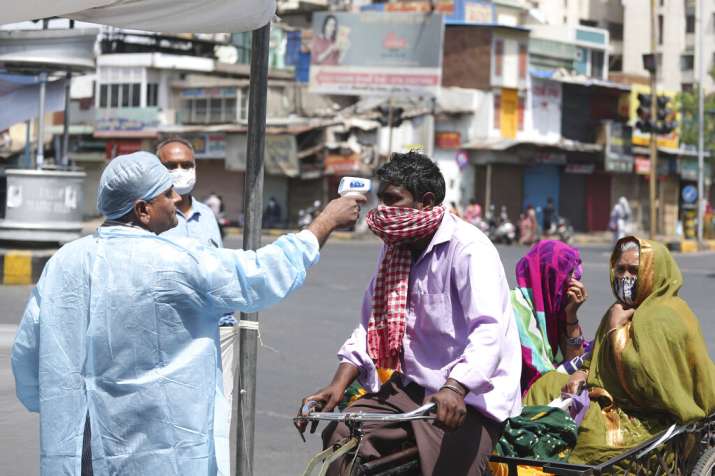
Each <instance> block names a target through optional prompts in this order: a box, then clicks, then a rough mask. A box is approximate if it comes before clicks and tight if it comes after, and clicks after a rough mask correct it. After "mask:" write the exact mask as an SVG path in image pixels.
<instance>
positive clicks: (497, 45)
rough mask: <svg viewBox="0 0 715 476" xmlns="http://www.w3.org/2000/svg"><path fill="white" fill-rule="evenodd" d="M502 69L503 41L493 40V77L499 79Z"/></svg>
mask: <svg viewBox="0 0 715 476" xmlns="http://www.w3.org/2000/svg"><path fill="white" fill-rule="evenodd" d="M503 67H504V40H494V76H495V77H497V78H501V76H502V70H503Z"/></svg>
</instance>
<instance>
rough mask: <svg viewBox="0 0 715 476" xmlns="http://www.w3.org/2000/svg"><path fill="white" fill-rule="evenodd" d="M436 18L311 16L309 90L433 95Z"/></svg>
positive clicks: (437, 75) (437, 76)
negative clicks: (311, 36)
mask: <svg viewBox="0 0 715 476" xmlns="http://www.w3.org/2000/svg"><path fill="white" fill-rule="evenodd" d="M443 38H444V22H443V20H442V16H441V15H439V14H422V13H383V12H363V13H331V12H321V13H316V14H314V15H313V44H312V48H311V68H310V89H311V91H313V92H316V93H320V94H349V95H359V94H378V95H379V94H426V95H431V94H434V93H435V92H436V90H437V88H438V87H439V85H440V83H441V78H442V41H443Z"/></svg>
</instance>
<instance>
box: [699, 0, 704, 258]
mask: <svg viewBox="0 0 715 476" xmlns="http://www.w3.org/2000/svg"><path fill="white" fill-rule="evenodd" d="M697 9H698V46H697V49H698V200H697V204H698V208H697V210H698V243H701V244H702V242H703V219H704V217H703V214H704V213H705V210H703V208H704V207H703V206H702V204H703V198H704V195H705V186H704V173H705V151H704V148H705V144H704V133H703V128H704V116H705V114H704V113H705V97H704V93H703V84H704V81H705V58H704V57H703V28H704V19H705V5H703V0H698V6H697Z"/></svg>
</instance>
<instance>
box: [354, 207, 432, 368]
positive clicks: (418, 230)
mask: <svg viewBox="0 0 715 476" xmlns="http://www.w3.org/2000/svg"><path fill="white" fill-rule="evenodd" d="M444 213H445V210H444V208H443V207H434V208H429V209H423V210H417V209H414V208H402V207H386V206H384V205H380V206H378V207H377V208H374V209H372V210H370V211H369V212H368V214H367V225H368V226H369V227H370V230H372V232H373V233H375V235H377V236H378V237H380V239H382V241H383V242H385V245H386V248H385V255H384V256H383V258H382V262H381V263H380V268H379V270H378V272H377V278H376V279H375V290H374V292H373V296H372V312H371V314H370V321H369V322H368V328H367V350H368V355H370V358H372V360H373V361H375V365H376V366H377V367H383V368H390V369H394V370H398V371H399V370H400V354H401V352H402V338H403V337H404V335H405V327H406V323H407V287H408V285H409V280H410V268H411V267H412V255H411V251H410V249H409V248H407V247H406V246H404V245H405V244H407V243H409V242H412V241H414V240H419V239H421V238H425V237H427V236H430V235H431V234H433V233H434V232H435V231H437V228H439V225H440V224H441V223H442V218H443V217H444Z"/></svg>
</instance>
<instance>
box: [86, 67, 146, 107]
mask: <svg viewBox="0 0 715 476" xmlns="http://www.w3.org/2000/svg"><path fill="white" fill-rule="evenodd" d="M144 72H145V70H144V69H143V68H125V67H104V66H101V67H99V68H98V71H97V77H98V82H97V84H98V87H97V94H98V96H99V98H98V101H97V107H99V108H100V109H109V108H111V109H114V108H124V107H141V106H143V104H142V102H141V88H142V81H143V76H144Z"/></svg>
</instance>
